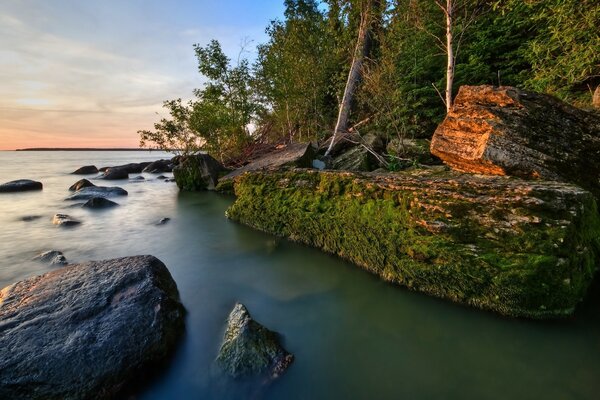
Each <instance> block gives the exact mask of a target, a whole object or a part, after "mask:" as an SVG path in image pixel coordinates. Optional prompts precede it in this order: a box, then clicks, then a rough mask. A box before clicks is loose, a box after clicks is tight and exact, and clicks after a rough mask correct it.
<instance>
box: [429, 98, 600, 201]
mask: <svg viewBox="0 0 600 400" xmlns="http://www.w3.org/2000/svg"><path fill="white" fill-rule="evenodd" d="M431 152H432V153H433V154H434V155H436V156H438V157H439V158H441V159H442V160H443V161H444V162H445V163H447V164H448V165H449V166H451V167H452V168H454V169H456V170H459V171H464V172H472V173H478V174H494V175H511V176H518V177H522V178H527V179H549V180H561V181H567V182H573V183H576V184H578V185H580V186H582V187H583V188H585V189H587V190H589V191H591V192H592V193H594V194H595V195H596V196H597V197H599V198H600V179H599V177H600V162H598V160H599V159H600V115H598V114H596V113H593V112H587V111H584V110H580V109H577V108H575V107H572V106H570V105H568V104H566V103H564V102H562V101H560V100H558V99H556V98H554V97H552V96H548V95H543V94H539V93H534V92H527V91H523V90H519V89H516V88H513V87H499V88H498V87H492V86H463V87H461V88H460V91H459V93H458V96H457V97H456V100H455V102H454V106H453V108H452V111H451V112H450V113H449V114H448V116H447V117H446V119H445V120H444V122H443V123H442V124H441V125H440V126H439V127H438V129H437V130H436V132H435V134H434V136H433V139H432V141H431Z"/></svg>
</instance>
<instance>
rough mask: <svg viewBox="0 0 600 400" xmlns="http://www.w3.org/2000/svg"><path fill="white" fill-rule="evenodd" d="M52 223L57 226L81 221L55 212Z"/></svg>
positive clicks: (73, 224) (76, 223)
mask: <svg viewBox="0 0 600 400" xmlns="http://www.w3.org/2000/svg"><path fill="white" fill-rule="evenodd" d="M52 223H53V224H54V225H58V226H75V225H79V224H81V221H79V220H76V219H75V218H73V217H71V216H70V215H67V214H56V215H55V216H54V218H52Z"/></svg>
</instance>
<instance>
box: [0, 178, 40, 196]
mask: <svg viewBox="0 0 600 400" xmlns="http://www.w3.org/2000/svg"><path fill="white" fill-rule="evenodd" d="M42 188H43V186H42V184H41V182H36V181H32V180H30V179H19V180H16V181H11V182H7V183H3V184H2V185H0V193H12V192H28V191H32V190H42Z"/></svg>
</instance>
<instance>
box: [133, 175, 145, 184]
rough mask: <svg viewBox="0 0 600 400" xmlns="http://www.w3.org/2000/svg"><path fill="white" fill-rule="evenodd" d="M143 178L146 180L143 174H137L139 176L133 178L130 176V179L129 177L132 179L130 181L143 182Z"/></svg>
mask: <svg viewBox="0 0 600 400" xmlns="http://www.w3.org/2000/svg"><path fill="white" fill-rule="evenodd" d="M145 180H146V178H144V177H143V176H141V175H139V176H136V177H135V178H131V179H130V181H132V182H143V181H145Z"/></svg>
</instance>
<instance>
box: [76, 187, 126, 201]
mask: <svg viewBox="0 0 600 400" xmlns="http://www.w3.org/2000/svg"><path fill="white" fill-rule="evenodd" d="M127 194H128V193H127V191H126V190H125V189H122V188H120V187H117V186H113V187H106V186H91V187H84V188H82V189H79V190H78V191H76V192H75V193H73V194H72V195H71V196H69V197H67V198H66V199H65V200H89V199H92V198H94V197H117V196H127Z"/></svg>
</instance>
